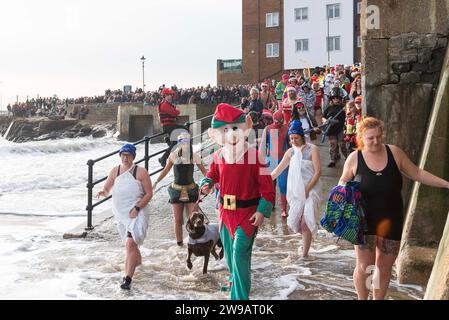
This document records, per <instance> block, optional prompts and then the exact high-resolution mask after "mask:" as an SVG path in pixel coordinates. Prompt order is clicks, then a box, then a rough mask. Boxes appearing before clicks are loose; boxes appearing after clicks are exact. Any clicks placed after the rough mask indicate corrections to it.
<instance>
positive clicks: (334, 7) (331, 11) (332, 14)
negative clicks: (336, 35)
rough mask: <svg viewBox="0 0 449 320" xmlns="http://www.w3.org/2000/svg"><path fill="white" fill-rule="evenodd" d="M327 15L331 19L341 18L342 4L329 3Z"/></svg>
mask: <svg viewBox="0 0 449 320" xmlns="http://www.w3.org/2000/svg"><path fill="white" fill-rule="evenodd" d="M327 16H328V18H329V19H335V18H340V17H341V16H340V4H339V3H334V4H328V5H327Z"/></svg>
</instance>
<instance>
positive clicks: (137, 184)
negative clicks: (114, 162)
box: [97, 144, 153, 290]
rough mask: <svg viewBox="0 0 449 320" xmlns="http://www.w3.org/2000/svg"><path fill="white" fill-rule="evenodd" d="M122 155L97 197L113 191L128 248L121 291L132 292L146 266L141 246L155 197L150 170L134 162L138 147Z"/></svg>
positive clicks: (123, 150)
mask: <svg viewBox="0 0 449 320" xmlns="http://www.w3.org/2000/svg"><path fill="white" fill-rule="evenodd" d="M119 155H120V159H121V164H120V165H119V166H118V167H114V168H113V169H112V170H111V171H110V172H109V175H108V178H107V179H106V182H105V184H104V186H103V189H102V190H101V191H100V192H98V193H97V198H99V197H100V196H103V197H106V196H107V195H108V194H109V192H110V191H111V190H112V212H113V213H114V218H115V221H116V223H117V229H118V232H119V234H120V237H121V239H122V240H123V241H124V242H125V246H126V255H125V277H123V281H122V283H121V285H120V288H122V289H124V290H129V289H130V288H131V281H132V277H133V275H134V272H135V270H136V268H137V267H138V266H139V265H140V264H142V256H141V254H140V251H139V246H141V245H142V244H143V241H144V240H145V236H146V234H147V229H148V223H149V215H150V212H149V208H148V206H147V204H148V202H149V201H150V200H151V198H152V197H153V188H152V186H151V179H150V175H149V174H148V171H147V170H145V168H142V167H138V166H137V165H135V164H134V163H133V160H134V159H135V158H136V147H135V146H134V145H132V144H125V145H124V146H123V147H121V148H120V151H119Z"/></svg>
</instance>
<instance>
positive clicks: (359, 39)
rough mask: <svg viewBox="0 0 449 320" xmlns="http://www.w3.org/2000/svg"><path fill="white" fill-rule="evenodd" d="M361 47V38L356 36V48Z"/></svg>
mask: <svg viewBox="0 0 449 320" xmlns="http://www.w3.org/2000/svg"><path fill="white" fill-rule="evenodd" d="M361 47H362V36H357V48H361Z"/></svg>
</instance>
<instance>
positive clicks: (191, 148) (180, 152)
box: [177, 139, 193, 162]
mask: <svg viewBox="0 0 449 320" xmlns="http://www.w3.org/2000/svg"><path fill="white" fill-rule="evenodd" d="M189 147H190V162H193V142H192V139H190V143H189ZM177 154H178V157H182V148H181V146H179V147H178V150H177Z"/></svg>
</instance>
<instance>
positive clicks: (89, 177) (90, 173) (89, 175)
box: [86, 115, 214, 230]
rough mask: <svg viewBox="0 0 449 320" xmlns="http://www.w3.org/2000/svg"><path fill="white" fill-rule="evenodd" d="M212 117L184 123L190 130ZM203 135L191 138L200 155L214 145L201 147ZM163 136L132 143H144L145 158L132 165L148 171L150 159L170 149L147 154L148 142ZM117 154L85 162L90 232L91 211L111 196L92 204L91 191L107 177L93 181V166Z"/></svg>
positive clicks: (112, 153) (156, 135)
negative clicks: (198, 148) (141, 166)
mask: <svg viewBox="0 0 449 320" xmlns="http://www.w3.org/2000/svg"><path fill="white" fill-rule="evenodd" d="M212 116H213V115H209V116H206V117H203V118H200V119H198V120H195V121H192V122H186V123H185V126H186V127H187V128H188V129H189V130H190V128H191V126H192V125H193V124H195V123H201V122H202V121H204V120H206V119H209V118H211V117H212ZM204 133H207V131H205V132H203V133H199V134H197V135H195V136H193V137H192V139H193V141H194V143H195V142H196V141H198V139H199V142H200V143H201V150H200V152H201V154H202V153H203V151H204V150H206V149H207V148H210V147H211V146H213V145H214V143H210V144H208V145H207V146H205V147H203V146H202V142H203V136H204ZM164 135H165V133H158V134H155V135H152V136H150V137H144V138H143V139H141V140H139V141H137V142H134V143H133V144H134V145H135V146H136V145H139V144H141V143H145V156H144V157H143V158H142V159H140V160H138V161H135V162H134V163H135V164H139V163H141V162H145V169H146V170H147V171H148V162H149V160H150V159H151V158H153V157H155V156H157V155H160V154H162V153H164V152H166V151H167V150H168V149H169V148H170V147H167V148H165V149H163V150H160V151H157V152H155V153H152V154H149V145H150V141H151V140H153V139H156V138H159V137H161V136H164ZM117 153H119V150H117V151H114V152H111V153H109V154H107V155H104V156H102V157H100V158H98V159H95V160H92V159H91V160H89V161H87V167H88V171H87V172H88V173H87V207H86V211H87V228H86V230H92V229H93V225H92V211H93V210H94V208H95V207H97V206H99V205H100V204H102V203H104V202H106V201H108V200H109V199H111V198H112V195H110V196H108V197H106V198H104V199H102V200H100V201H98V202H96V203H93V189H94V187H95V186H96V185H97V184H99V183H101V182H103V181H105V180H106V179H107V176H105V177H103V178H101V179H99V180H96V181H94V177H93V171H94V165H95V164H96V163H97V162H100V161H102V160H104V159H107V158H109V157H111V156H113V155H116V154H117ZM163 169H164V168H159V169H157V170H155V171H152V172H150V173H149V175H150V176H153V175H155V174H157V173H159V172H161V171H162V170H163Z"/></svg>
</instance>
